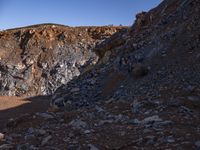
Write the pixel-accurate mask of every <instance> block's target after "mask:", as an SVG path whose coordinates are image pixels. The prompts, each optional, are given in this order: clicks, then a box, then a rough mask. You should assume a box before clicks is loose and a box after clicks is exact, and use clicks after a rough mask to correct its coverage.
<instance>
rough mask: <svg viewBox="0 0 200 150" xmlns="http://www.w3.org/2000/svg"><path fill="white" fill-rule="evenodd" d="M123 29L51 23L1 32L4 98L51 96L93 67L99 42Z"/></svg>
mask: <svg viewBox="0 0 200 150" xmlns="http://www.w3.org/2000/svg"><path fill="white" fill-rule="evenodd" d="M121 28H123V27H106V26H105V27H77V28H71V27H65V26H60V25H53V24H52V25H36V26H30V27H26V28H21V29H13V30H7V31H3V32H0V68H1V72H0V93H1V95H9V96H11V95H17V96H25V95H26V96H31V95H39V94H41V95H46V94H52V93H53V92H54V91H55V89H56V88H58V87H59V86H61V85H62V84H67V83H68V82H69V81H70V80H72V79H73V78H74V77H77V76H79V75H80V74H81V72H84V71H85V70H84V69H85V68H88V67H91V66H92V65H94V64H95V63H96V62H97V61H98V56H97V55H96V54H95V53H94V51H93V48H94V47H95V45H96V43H100V42H102V41H103V40H105V39H106V38H108V37H110V36H111V35H112V34H114V33H115V32H117V31H118V30H120V29H121Z"/></svg>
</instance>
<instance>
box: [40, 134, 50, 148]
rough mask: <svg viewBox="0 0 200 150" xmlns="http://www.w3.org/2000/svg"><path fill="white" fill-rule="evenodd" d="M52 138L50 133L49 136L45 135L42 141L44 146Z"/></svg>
mask: <svg viewBox="0 0 200 150" xmlns="http://www.w3.org/2000/svg"><path fill="white" fill-rule="evenodd" d="M51 139H52V136H51V135H49V136H47V137H45V138H44V139H43V140H42V142H41V145H42V146H44V145H47V143H48V142H49V141H50V140H51Z"/></svg>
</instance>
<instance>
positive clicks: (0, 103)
mask: <svg viewBox="0 0 200 150" xmlns="http://www.w3.org/2000/svg"><path fill="white" fill-rule="evenodd" d="M48 106H49V96H36V97H29V98H23V97H6V96H1V97H0V129H1V128H2V127H4V125H5V124H6V122H7V121H8V119H10V118H15V117H18V116H20V115H22V114H25V113H34V112H45V111H46V110H47V109H48Z"/></svg>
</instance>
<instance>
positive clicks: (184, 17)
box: [0, 0, 200, 150]
mask: <svg viewBox="0 0 200 150" xmlns="http://www.w3.org/2000/svg"><path fill="white" fill-rule="evenodd" d="M199 18H200V1H199V0H164V1H163V2H162V3H161V4H160V5H159V6H158V7H156V8H154V9H152V10H150V11H149V12H142V13H139V14H138V15H137V16H136V21H135V23H134V24H133V26H131V27H130V28H125V29H123V30H120V31H118V32H117V33H115V34H114V35H112V36H111V37H110V38H107V39H105V40H103V41H102V42H99V43H97V44H96V46H95V47H94V49H93V50H94V52H95V54H96V55H97V56H98V57H99V60H98V61H97V62H96V64H95V65H93V66H92V67H86V68H87V69H86V71H83V72H81V73H80V76H78V77H77V78H73V79H72V80H71V81H70V82H68V83H67V84H65V85H64V84H63V85H62V86H60V87H59V88H58V89H57V90H56V91H55V92H54V94H53V95H52V97H51V107H50V108H49V110H48V112H45V113H35V114H26V115H22V116H20V117H18V118H16V119H11V120H10V121H9V122H8V123H7V126H6V128H5V129H4V132H3V134H2V142H1V143H2V146H0V148H10V149H12V148H17V149H89V150H98V149H115V150H129V149H130V150H132V149H147V150H148V149H195V150H198V149H200V72H199V70H200V61H199V60H200V30H199V29H200V20H199ZM41 40H42V39H41Z"/></svg>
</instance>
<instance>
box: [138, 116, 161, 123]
mask: <svg viewBox="0 0 200 150" xmlns="http://www.w3.org/2000/svg"><path fill="white" fill-rule="evenodd" d="M161 121H162V119H161V118H159V116H158V115H154V116H151V117H147V118H145V119H144V120H142V121H141V123H143V124H147V123H151V122H161Z"/></svg>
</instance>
